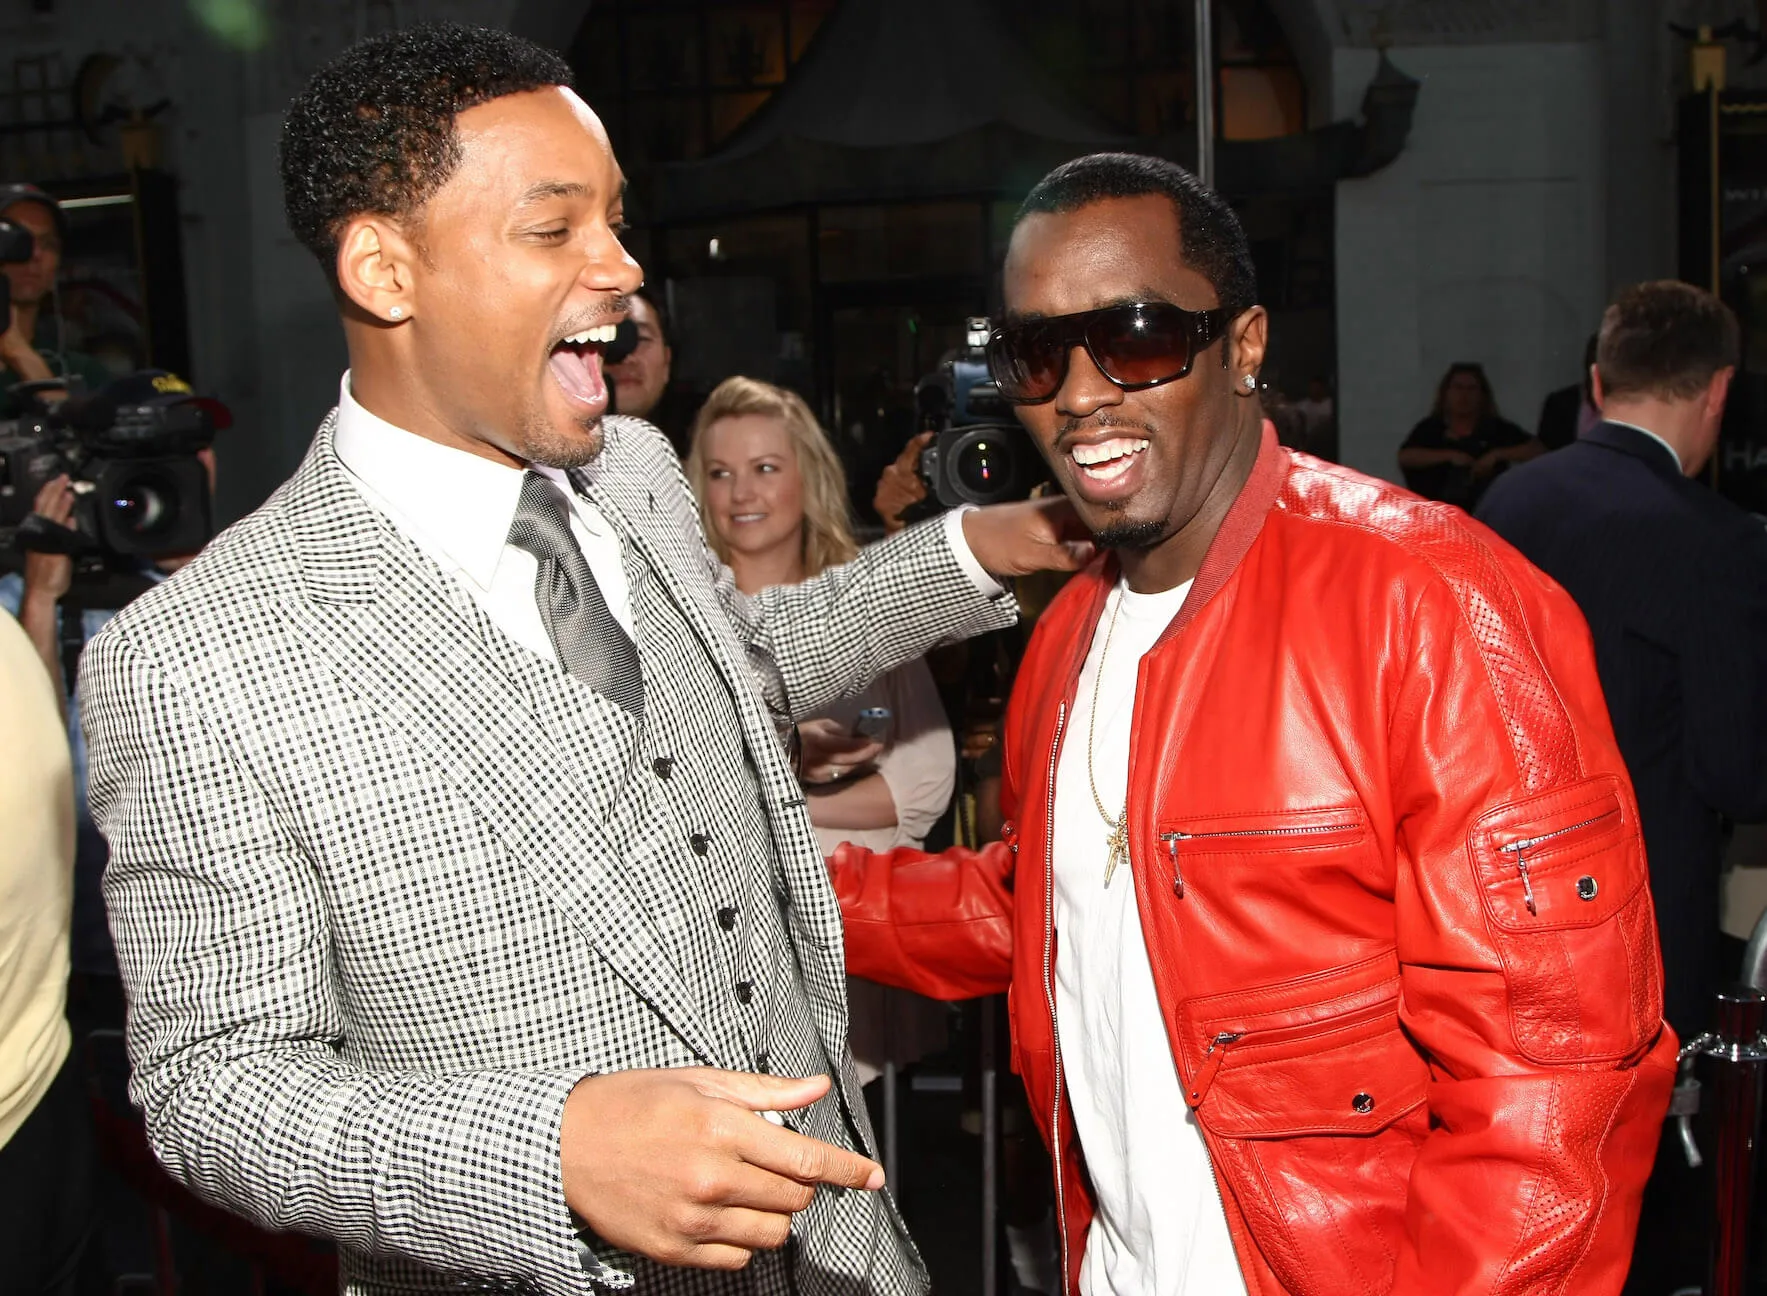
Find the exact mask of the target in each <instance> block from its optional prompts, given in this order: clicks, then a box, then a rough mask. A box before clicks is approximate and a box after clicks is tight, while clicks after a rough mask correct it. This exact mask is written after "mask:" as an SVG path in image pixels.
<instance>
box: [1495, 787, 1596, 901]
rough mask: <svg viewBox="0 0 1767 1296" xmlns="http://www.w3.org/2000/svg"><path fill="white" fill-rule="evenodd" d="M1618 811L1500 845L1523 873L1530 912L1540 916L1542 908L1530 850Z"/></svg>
mask: <svg viewBox="0 0 1767 1296" xmlns="http://www.w3.org/2000/svg"><path fill="white" fill-rule="evenodd" d="M1618 813H1619V811H1618V810H1603V811H1602V812H1601V813H1600V814H1598V815H1596V816H1595V817H1594V818H1592V819H1585V820H1583V822H1582V823H1574V824H1568V825H1566V826H1565V827H1563V828H1554V829H1553V830H1552V831H1551V832H1548V833H1540V834H1539V835H1538V836H1535V837H1527V838H1524V839H1522V840H1521V841H1515V842H1510V843H1509V844H1508V845H1506V846H1499V847H1498V849H1499V850H1501V851H1507V852H1509V853H1511V854H1513V855H1514V856H1515V871H1516V872H1517V873H1518V874H1520V875H1521V879H1522V901H1523V902H1524V903H1525V904H1526V905H1527V906H1528V912H1529V913H1530V914H1534V915H1536V916H1538V915H1539V913H1540V910H1539V909H1537V908H1536V907H1535V905H1534V879H1533V877H1532V876H1531V875H1530V873H1529V871H1528V870H1529V861H1528V852H1529V851H1531V850H1533V849H1534V847H1536V846H1540V845H1544V844H1545V843H1546V842H1549V841H1553V840H1555V839H1556V838H1559V837H1563V836H1564V835H1565V834H1566V833H1574V832H1578V831H1580V830H1581V829H1584V828H1590V827H1593V826H1594V825H1596V824H1598V823H1600V822H1601V821H1602V820H1604V819H1611V818H1612V817H1613V816H1614V815H1616V814H1618Z"/></svg>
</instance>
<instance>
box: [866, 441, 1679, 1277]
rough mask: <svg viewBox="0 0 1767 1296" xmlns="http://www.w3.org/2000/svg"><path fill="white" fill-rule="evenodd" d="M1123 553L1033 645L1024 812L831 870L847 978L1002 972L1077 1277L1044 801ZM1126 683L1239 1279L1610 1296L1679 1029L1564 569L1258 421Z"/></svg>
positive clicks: (1195, 1097)
mask: <svg viewBox="0 0 1767 1296" xmlns="http://www.w3.org/2000/svg"><path fill="white" fill-rule="evenodd" d="M1115 574H1116V573H1115V570H1114V566H1113V565H1112V564H1111V563H1110V561H1109V560H1108V559H1107V560H1103V561H1101V562H1100V563H1099V564H1097V565H1095V566H1094V567H1092V568H1091V569H1089V570H1088V571H1086V572H1084V573H1082V574H1081V575H1080V576H1078V577H1076V578H1075V579H1074V580H1072V581H1071V582H1070V583H1069V584H1068V586H1067V588H1066V589H1064V590H1063V591H1062V593H1061V595H1060V596H1059V597H1058V598H1057V599H1056V601H1055V602H1054V603H1053V604H1051V606H1050V607H1049V609H1048V611H1047V612H1046V613H1045V614H1044V616H1043V618H1042V620H1041V622H1040V624H1039V625H1038V626H1037V630H1036V633H1035V634H1034V635H1033V637H1032V640H1031V644H1030V647H1029V649H1028V651H1027V654H1026V656H1025V660H1024V662H1023V664H1022V665H1021V667H1020V669H1019V674H1018V680H1017V684H1016V686H1015V688H1014V690H1013V698H1012V705H1011V708H1010V710H1009V713H1008V716H1007V723H1006V733H1005V750H1004V766H1005V779H1004V782H1005V788H1004V794H1003V800H1004V805H1005V808H1006V814H1007V816H1008V819H1009V820H1010V822H1009V823H1008V826H1007V829H1006V833H1005V841H1004V842H1002V843H997V844H995V845H993V846H991V847H989V848H988V849H986V850H984V851H981V852H966V851H961V850H958V851H949V852H946V853H945V854H942V855H938V856H929V855H926V854H924V853H920V852H912V851H896V852H892V853H890V854H887V855H876V856H874V855H870V854H868V853H867V852H865V851H863V850H859V849H856V848H851V847H843V848H842V849H841V850H840V852H839V853H838V854H837V855H836V856H835V858H834V859H833V860H832V861H831V869H832V871H833V877H834V882H835V888H836V891H837V893H838V894H839V896H840V899H841V905H842V908H843V910H844V911H845V914H846V921H847V927H846V932H847V935H846V940H847V965H848V968H849V969H850V970H851V971H852V972H854V973H855V974H857V975H859V976H864V977H869V978H872V979H874V980H878V981H883V982H887V983H890V984H894V985H900V986H906V987H909V988H911V989H915V990H919V991H921V992H922V993H925V994H930V995H934V996H938V997H943V998H963V997H967V996H971V995H977V994H987V993H997V992H999V991H1001V990H1003V989H1007V988H1008V987H1009V986H1010V992H1009V994H1010V998H1009V1002H1010V1007H1011V1016H1012V1023H1013V1060H1014V1066H1015V1069H1016V1070H1018V1071H1019V1073H1020V1074H1021V1075H1022V1076H1023V1077H1024V1081H1025V1087H1026V1090H1027V1092H1028V1094H1029V1098H1030V1102H1031V1106H1032V1110H1033V1111H1034V1112H1035V1113H1036V1114H1037V1117H1038V1120H1039V1122H1040V1125H1041V1128H1042V1132H1043V1136H1044V1138H1045V1140H1046V1141H1047V1142H1048V1144H1049V1147H1050V1150H1051V1153H1052V1155H1053V1158H1054V1162H1055V1167H1056V1180H1057V1182H1056V1199H1057V1210H1058V1215H1059V1226H1060V1227H1059V1230H1058V1232H1059V1234H1060V1237H1061V1241H1062V1246H1063V1252H1064V1255H1063V1259H1064V1264H1065V1267H1066V1271H1067V1276H1068V1288H1069V1290H1070V1291H1073V1290H1077V1279H1078V1273H1079V1263H1080V1259H1081V1257H1082V1255H1083V1252H1084V1247H1085V1241H1086V1233H1087V1226H1088V1224H1089V1222H1090V1220H1091V1216H1092V1203H1091V1200H1090V1197H1089V1194H1088V1189H1087V1180H1086V1176H1085V1173H1084V1169H1083V1162H1082V1154H1081V1149H1080V1147H1079V1143H1078V1139H1077V1137H1076V1135H1075V1132H1074V1125H1073V1121H1072V1117H1071V1114H1070V1112H1069V1110H1068V1107H1067V1105H1066V1102H1065V1099H1064V1094H1063V1082H1062V1071H1061V1034H1060V1023H1059V1022H1057V1021H1056V1020H1055V1011H1054V1004H1055V991H1054V966H1055V949H1056V941H1057V938H1058V933H1057V932H1056V931H1055V930H1054V927H1053V923H1052V921H1051V917H1050V914H1051V888H1052V872H1051V868H1050V858H1049V853H1050V825H1051V812H1052V808H1053V806H1052V803H1053V798H1054V787H1055V769H1056V760H1057V754H1058V753H1059V752H1060V750H1061V744H1062V739H1063V728H1064V725H1065V722H1066V717H1067V713H1068V710H1069V708H1070V707H1071V705H1072V698H1073V695H1074V687H1075V681H1076V680H1077V678H1078V675H1079V671H1080V667H1081V664H1082V662H1083V661H1084V659H1085V656H1086V652H1087V649H1088V646H1089V645H1090V643H1091V640H1092V635H1093V629H1094V627H1095V626H1096V625H1097V622H1098V617H1099V613H1100V610H1101V608H1102V607H1103V605H1104V601H1105V597H1106V594H1107V593H1108V591H1109V589H1110V586H1111V584H1112V582H1113V580H1114V578H1115ZM1135 706H1136V721H1135V727H1134V735H1133V738H1132V739H1131V749H1130V755H1129V762H1130V777H1129V789H1130V791H1129V811H1128V813H1129V831H1130V850H1131V866H1132V868H1133V872H1134V877H1135V890H1136V899H1137V901H1138V904H1139V907H1140V911H1141V922H1142V927H1143V929H1144V931H1145V933H1146V938H1147V949H1148V957H1149V959H1150V961H1151V963H1152V965H1153V974H1154V981H1155V984H1156V985H1157V987H1158V990H1159V997H1160V1009H1161V1014H1162V1016H1163V1018H1164V1020H1165V1025H1166V1031H1167V1034H1168V1036H1169V1037H1170V1041H1171V1046H1172V1054H1173V1057H1174V1058H1175V1059H1176V1062H1177V1066H1178V1071H1179V1077H1180V1080H1181V1082H1182V1084H1183V1086H1184V1089H1185V1093H1186V1097H1187V1100H1188V1101H1189V1102H1190V1104H1191V1106H1192V1107H1194V1108H1195V1110H1196V1114H1197V1118H1198V1122H1199V1124H1200V1125H1201V1128H1202V1131H1203V1135H1204V1138H1205V1140H1206V1142H1207V1144H1208V1148H1209V1153H1210V1158H1211V1161H1212V1162H1213V1165H1214V1168H1215V1172H1216V1178H1217V1180H1218V1182H1219V1185H1220V1187H1221V1190H1222V1192H1221V1196H1222V1200H1223V1203H1224V1205H1225V1207H1226V1212H1227V1219H1228V1224H1229V1227H1230V1229H1231V1231H1232V1234H1233V1239H1234V1243H1235V1246H1236V1249H1237V1253H1238V1256H1239V1261H1240V1266H1241V1268H1242V1269H1243V1270H1244V1272H1245V1275H1246V1281H1247V1286H1248V1287H1249V1289H1250V1291H1251V1292H1252V1293H1253V1296H1274V1294H1275V1293H1293V1294H1295V1296H1300V1294H1302V1293H1305V1294H1306V1296H1339V1294H1340V1293H1341V1294H1342V1296H1366V1293H1370V1292H1402V1293H1423V1292H1430V1293H1436V1292H1442V1293H1447V1292H1455V1293H1471V1292H1478V1293H1481V1296H1499V1294H1503V1293H1522V1292H1528V1293H1535V1292H1541V1293H1544V1292H1554V1293H1558V1292H1575V1293H1578V1294H1579V1296H1581V1294H1584V1293H1603V1292H1617V1291H1619V1289H1620V1286H1621V1283H1622V1281H1623V1280H1624V1278H1625V1275H1626V1270H1627V1266H1628V1263H1629V1260H1630V1256H1631V1248H1632V1238H1633V1232H1634V1229H1635V1227H1636V1224H1637V1217H1638V1207H1639V1198H1640V1193H1641V1191H1642V1188H1643V1185H1644V1181H1645V1179H1646V1177H1647V1176H1648V1174H1649V1171H1650V1167H1651V1163H1652V1158H1653V1156H1654V1153H1655V1150H1656V1145H1657V1136H1658V1132H1659V1129H1660V1127H1661V1122H1662V1119H1663V1115H1664V1112H1665V1110H1666V1107H1667V1103H1668V1099H1669V1091H1670V1089H1671V1087H1672V1085H1673V1082H1674V1064H1675V1048H1676V1044H1675V1039H1674V1036H1673V1034H1672V1033H1671V1032H1670V1030H1669V1029H1668V1027H1667V1026H1665V1025H1664V1024H1663V1021H1662V970H1661V961H1660V959H1659V957H1658V953H1657V939H1656V926H1655V918H1654V915H1653V912H1652V908H1651V899H1650V891H1649V889H1648V887H1647V885H1646V875H1645V864H1644V855H1643V848H1642V846H1641V844H1640V838H1639V832H1638V813H1637V809H1636V807H1635V805H1634V803H1633V798H1632V789H1631V786H1630V785H1629V783H1628V782H1627V778H1626V772H1625V768H1624V766H1623V765H1622V764H1621V761H1620V756H1619V753H1618V751H1617V750H1616V749H1615V746H1614V738H1613V733H1612V731H1611V729H1610V727H1609V724H1608V719H1607V711H1606V707H1605V705H1604V703H1603V700H1602V695H1601V689H1600V685H1599V683H1598V682H1597V679H1596V673H1595V663H1594V659H1593V656H1592V652H1591V647H1590V641H1589V634H1588V631H1587V629H1586V628H1585V626H1584V623H1583V619H1582V617H1581V615H1580V614H1579V613H1578V611H1577V609H1576V607H1575V606H1574V605H1573V604H1572V602H1571V600H1570V598H1569V597H1568V596H1567V595H1566V594H1565V593H1564V591H1563V590H1561V589H1560V588H1559V587H1558V586H1556V585H1554V584H1553V583H1552V581H1551V580H1549V579H1548V578H1547V577H1546V576H1544V575H1542V574H1541V573H1540V572H1539V571H1537V570H1535V569H1534V568H1533V567H1531V566H1529V565H1528V563H1527V562H1526V561H1524V560H1523V559H1522V558H1521V557H1520V556H1519V555H1517V554H1516V552H1515V551H1514V550H1513V549H1511V548H1510V547H1509V546H1508V545H1506V544H1504V543H1503V542H1502V541H1501V540H1499V539H1497V538H1496V537H1495V536H1494V535H1493V534H1492V533H1491V532H1490V531H1488V530H1486V529H1485V528H1484V527H1483V526H1480V525H1479V524H1478V523H1476V522H1474V521H1472V520H1471V519H1469V518H1468V517H1467V516H1466V515H1465V514H1463V513H1461V512H1459V511H1458V510H1456V509H1452V508H1449V507H1447V506H1445V505H1439V504H1432V503H1428V502H1426V501H1423V500H1419V499H1417V498H1416V497H1414V496H1412V495H1409V494H1407V493H1406V492H1404V491H1401V490H1399V489H1397V488H1395V487H1392V486H1389V485H1387V484H1385V483H1383V482H1379V481H1374V480H1371V479H1369V478H1366V477H1362V476H1360V475H1358V474H1356V473H1353V472H1350V471H1348V470H1346V469H1342V468H1337V467H1334V466H1332V465H1329V464H1325V463H1321V462H1319V461H1318V460H1315V459H1311V458H1309V457H1307V456H1305V455H1300V454H1295V453H1291V452H1290V451H1288V450H1285V449H1283V448H1281V447H1280V446H1278V445H1277V444H1276V442H1275V440H1274V439H1273V438H1271V437H1269V436H1268V434H1266V439H1265V442H1264V445H1263V449H1262V452H1261V454H1260V456H1259V458H1258V461H1257V466H1256V468H1255V469H1254V470H1253V472H1252V475H1251V478H1250V479H1249V480H1248V482H1247V483H1246V486H1245V488H1244V490H1243V491H1242V492H1241V494H1240V497H1239V499H1238V501H1237V502H1236V504H1235V505H1234V506H1233V509H1232V511H1231V512H1230V514H1229V516H1228V518H1227V519H1226V521H1225V523H1224V525H1223V526H1222V529H1221V531H1220V534H1219V535H1218V537H1217V538H1216V540H1215V542H1214V544H1213V546H1212V547H1211V548H1210V550H1209V552H1208V555H1207V557H1206V558H1205V560H1204V562H1203V565H1202V569H1201V571H1200V572H1199V573H1198V576H1197V579H1196V583H1195V585H1194V587H1193V588H1192V592H1191V594H1190V597H1189V599H1188V600H1187V601H1186V603H1185V606H1184V609H1183V611H1182V612H1181V613H1180V614H1179V616H1178V617H1177V619H1176V620H1174V622H1173V623H1172V625H1171V626H1170V627H1169V628H1168V629H1167V630H1166V631H1165V633H1164V634H1163V635H1162V637H1161V638H1160V640H1159V642H1158V643H1157V644H1156V645H1155V647H1154V649H1153V650H1152V651H1151V652H1150V653H1149V654H1148V655H1147V656H1146V657H1145V658H1144V659H1143V660H1142V662H1141V666H1140V674H1139V678H1138V681H1137V687H1136V701H1135ZM1146 1119H1147V1120H1149V1121H1163V1120H1170V1119H1172V1114H1171V1113H1164V1112H1148V1113H1146Z"/></svg>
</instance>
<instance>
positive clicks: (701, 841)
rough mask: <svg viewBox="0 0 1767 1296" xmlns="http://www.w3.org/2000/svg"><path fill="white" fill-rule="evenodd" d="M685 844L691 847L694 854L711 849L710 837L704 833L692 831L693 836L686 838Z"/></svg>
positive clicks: (703, 852) (700, 853)
mask: <svg viewBox="0 0 1767 1296" xmlns="http://www.w3.org/2000/svg"><path fill="white" fill-rule="evenodd" d="M687 844H688V845H689V846H691V847H693V853H694V854H695V855H704V854H705V853H706V852H707V851H709V850H711V849H712V839H711V838H710V837H708V836H706V835H705V834H704V833H694V834H693V836H691V837H689V838H688V839H687Z"/></svg>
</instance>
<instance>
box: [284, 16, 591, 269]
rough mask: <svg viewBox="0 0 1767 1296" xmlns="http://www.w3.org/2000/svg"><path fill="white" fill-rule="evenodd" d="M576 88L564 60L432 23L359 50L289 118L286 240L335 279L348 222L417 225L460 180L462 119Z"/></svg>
mask: <svg viewBox="0 0 1767 1296" xmlns="http://www.w3.org/2000/svg"><path fill="white" fill-rule="evenodd" d="M570 84H571V69H570V67H569V65H568V64H566V63H565V61H564V60H563V59H561V58H560V57H559V56H558V55H557V54H554V53H553V52H552V51H551V50H546V49H542V48H541V47H540V46H538V45H535V44H533V43H532V42H530V41H525V40H523V39H522V38H521V37H519V36H512V35H510V34H509V33H508V32H504V31H494V30H491V29H490V28H485V27H463V26H459V25H457V24H454V23H436V24H430V25H426V26H421V27H410V28H407V29H405V30H404V31H395V32H385V33H382V34H381V35H378V36H371V37H369V38H368V39H367V40H365V41H361V42H359V43H358V44H355V45H352V46H351V47H350V48H349V49H347V50H345V51H344V52H343V53H342V54H340V55H339V56H338V57H337V58H335V59H333V60H332V61H331V62H330V63H328V64H326V65H325V66H324V67H322V68H320V69H319V71H317V72H315V73H314V74H313V77H312V79H311V80H310V81H308V82H307V84H306V86H305V87H304V88H303V89H302V90H301V92H300V93H299V94H297V95H296V96H295V97H294V102H292V103H291V104H289V106H288V116H287V117H286V118H284V119H283V123H282V149H281V161H282V201H283V205H284V208H285V209H286V211H287V214H288V226H289V229H291V230H292V231H294V236H295V237H296V238H298V239H299V240H300V241H301V243H302V244H303V245H305V247H306V248H307V250H308V251H310V252H311V253H312V254H313V255H314V256H316V257H318V258H319V264H320V265H321V266H323V267H324V269H325V272H326V274H327V275H328V276H329V275H333V274H334V273H335V267H336V261H337V239H338V234H339V233H340V231H341V230H342V229H343V226H344V223H345V222H346V221H348V220H349V219H350V218H351V217H353V216H360V215H362V214H364V213H367V212H372V213H376V214H379V215H385V216H391V217H393V218H395V219H398V220H409V219H410V218H411V217H413V216H415V215H416V214H417V213H418V212H419V211H421V210H422V208H423V205H424V203H426V202H428V201H429V199H430V198H431V197H432V196H433V195H434V194H435V192H436V190H437V189H439V188H441V187H442V185H443V184H444V183H445V182H446V181H447V179H448V177H449V176H450V175H452V174H453V171H454V168H455V167H456V166H458V165H459V164H460V143H459V139H458V137H457V136H456V134H455V131H454V119H455V118H456V117H457V116H459V115H460V114H461V113H463V112H465V111H466V110H467V109H468V108H473V107H476V106H478V105H479V104H482V103H488V102H489V101H491V100H492V99H501V98H502V97H503V96H504V95H511V94H519V93H521V92H522V91H525V90H541V89H544V88H545V87H547V86H569V85H570Z"/></svg>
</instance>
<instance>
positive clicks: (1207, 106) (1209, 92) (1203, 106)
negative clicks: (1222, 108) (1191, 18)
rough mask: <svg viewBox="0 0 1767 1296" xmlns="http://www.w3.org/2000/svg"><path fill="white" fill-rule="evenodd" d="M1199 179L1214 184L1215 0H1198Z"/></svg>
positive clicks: (1197, 119) (1197, 157) (1197, 155)
mask: <svg viewBox="0 0 1767 1296" xmlns="http://www.w3.org/2000/svg"><path fill="white" fill-rule="evenodd" d="M1195 12H1196V22H1195V24H1194V28H1193V29H1194V30H1195V32H1196V176H1197V179H1199V180H1201V181H1202V182H1203V183H1204V184H1206V185H1209V186H1211V187H1212V186H1213V185H1214V183H1215V12H1214V0H1196V5H1195Z"/></svg>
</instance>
